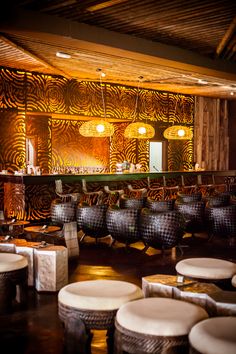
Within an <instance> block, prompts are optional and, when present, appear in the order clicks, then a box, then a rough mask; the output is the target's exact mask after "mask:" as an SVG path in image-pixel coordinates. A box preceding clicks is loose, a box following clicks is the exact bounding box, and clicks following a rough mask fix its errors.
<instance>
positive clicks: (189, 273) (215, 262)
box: [175, 258, 236, 280]
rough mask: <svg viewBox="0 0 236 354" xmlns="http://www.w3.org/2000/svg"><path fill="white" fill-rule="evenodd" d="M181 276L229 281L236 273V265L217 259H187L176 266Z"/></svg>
mask: <svg viewBox="0 0 236 354" xmlns="http://www.w3.org/2000/svg"><path fill="white" fill-rule="evenodd" d="M175 269H176V271H177V272H178V273H179V274H182V275H185V276H186V277H191V278H200V279H213V280H220V279H229V278H232V276H233V275H234V274H235V273H236V264H235V263H233V262H230V261H226V260H223V259H217V258H187V259H184V260H182V261H180V262H178V263H177V264H176V266H175Z"/></svg>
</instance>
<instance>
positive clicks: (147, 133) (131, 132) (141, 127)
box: [124, 76, 155, 139]
mask: <svg viewBox="0 0 236 354" xmlns="http://www.w3.org/2000/svg"><path fill="white" fill-rule="evenodd" d="M142 79H143V77H142V76H140V77H139V80H142ZM138 98H139V85H138V90H137V97H136V101H135V109H134V121H133V122H132V123H130V124H129V125H128V126H127V127H126V129H125V132H124V136H125V138H129V139H151V138H153V137H154V135H155V129H154V128H153V127H152V126H151V125H150V124H147V123H143V122H135V118H136V115H137V116H138V114H137V108H138Z"/></svg>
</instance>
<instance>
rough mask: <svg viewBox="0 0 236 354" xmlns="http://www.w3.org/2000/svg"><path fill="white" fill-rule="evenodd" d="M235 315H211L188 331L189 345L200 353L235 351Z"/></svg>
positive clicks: (220, 353)
mask: <svg viewBox="0 0 236 354" xmlns="http://www.w3.org/2000/svg"><path fill="white" fill-rule="evenodd" d="M235 334H236V317H230V316H229V317H228V316H227V317H212V318H209V319H206V320H204V321H202V322H199V323H197V324H196V325H195V326H194V327H193V328H192V329H191V331H190V333H189V342H190V344H191V346H192V347H193V348H194V349H196V350H197V351H198V352H200V353H202V354H222V353H225V354H235V353H236V335H235Z"/></svg>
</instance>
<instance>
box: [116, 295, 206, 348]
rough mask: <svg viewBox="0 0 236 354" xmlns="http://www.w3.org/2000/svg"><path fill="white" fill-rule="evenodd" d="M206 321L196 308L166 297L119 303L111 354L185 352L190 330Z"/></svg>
mask: <svg viewBox="0 0 236 354" xmlns="http://www.w3.org/2000/svg"><path fill="white" fill-rule="evenodd" d="M206 318H208V314H207V312H206V311H205V310H204V309H203V308H201V307H200V306H198V305H195V304H191V303H188V302H185V301H180V300H175V299H167V298H154V297H153V298H144V299H138V300H134V301H131V302H128V303H126V304H123V305H122V306H121V307H120V308H119V310H118V311H117V314H116V320H115V354H122V353H123V352H125V353H133V354H134V353H142V354H144V353H162V354H164V353H187V352H188V334H189V332H190V330H191V328H192V327H193V326H194V325H195V324H196V323H198V322H199V321H202V320H204V319H206Z"/></svg>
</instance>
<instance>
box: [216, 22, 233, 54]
mask: <svg viewBox="0 0 236 354" xmlns="http://www.w3.org/2000/svg"><path fill="white" fill-rule="evenodd" d="M235 30H236V16H235V17H234V19H233V21H232V22H231V24H230V25H229V27H228V29H227V31H226V32H225V34H224V36H223V38H222V39H221V41H220V43H219V44H218V46H217V48H216V54H217V57H219V56H220V55H221V53H222V52H223V50H224V48H225V47H226V46H227V44H228V42H229V41H230V40H231V37H232V36H233V35H234V33H235Z"/></svg>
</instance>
